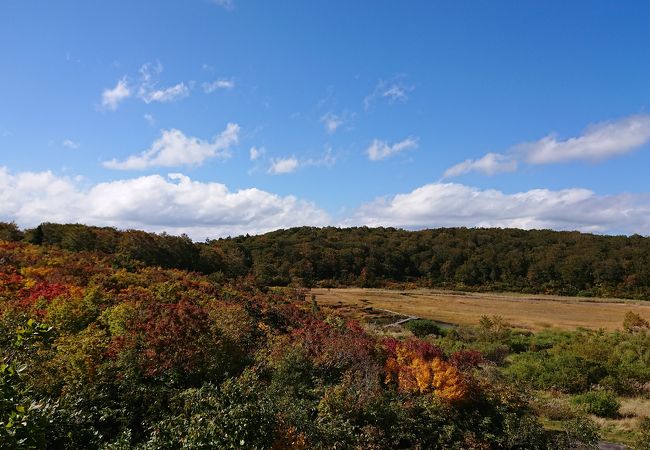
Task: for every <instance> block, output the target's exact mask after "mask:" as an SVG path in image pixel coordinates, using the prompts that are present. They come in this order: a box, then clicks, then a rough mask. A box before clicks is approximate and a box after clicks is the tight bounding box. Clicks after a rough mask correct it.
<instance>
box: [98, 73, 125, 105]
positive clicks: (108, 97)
mask: <svg viewBox="0 0 650 450" xmlns="http://www.w3.org/2000/svg"><path fill="white" fill-rule="evenodd" d="M130 96H131V89H130V88H129V84H128V82H127V80H126V77H123V78H122V79H120V80H119V81H118V82H117V84H116V85H115V87H114V88H112V89H104V91H103V92H102V107H103V108H104V109H108V110H111V111H115V110H116V109H117V106H118V105H119V104H120V103H121V102H122V101H124V100H126V99H127V98H129V97H130Z"/></svg>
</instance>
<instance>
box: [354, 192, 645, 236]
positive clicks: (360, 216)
mask: <svg viewBox="0 0 650 450" xmlns="http://www.w3.org/2000/svg"><path fill="white" fill-rule="evenodd" d="M346 224H348V225H350V224H363V225H368V226H393V227H403V228H410V229H418V228H429V227H446V226H467V227H513V228H524V229H531V228H535V229H546V228H551V229H556V230H580V231H585V232H596V233H628V234H632V233H640V234H650V194H636V195H631V194H618V195H609V196H598V195H596V194H595V193H594V192H592V191H589V190H586V189H564V190H559V191H552V190H548V189H534V190H530V191H526V192H519V193H515V194H505V193H503V192H501V191H498V190H492V189H488V190H481V189H477V188H473V187H469V186H465V185H462V184H455V183H433V184H427V185H425V186H422V187H420V188H418V189H415V190H414V191H412V192H409V193H406V194H398V195H395V196H393V197H388V198H380V199H377V200H375V201H373V202H370V203H367V204H365V205H362V206H361V207H360V208H359V209H358V210H357V212H356V213H355V214H354V216H353V217H352V218H351V219H348V220H347V221H346Z"/></svg>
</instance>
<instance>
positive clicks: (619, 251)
mask: <svg viewBox="0 0 650 450" xmlns="http://www.w3.org/2000/svg"><path fill="white" fill-rule="evenodd" d="M0 239H4V240H25V241H28V242H31V243H35V244H51V245H57V246H60V247H63V248H65V249H69V250H75V251H99V252H103V253H106V254H109V255H113V261H114V265H116V266H122V267H126V268H135V267H137V266H138V264H145V265H159V266H162V267H167V268H172V267H173V268H181V269H187V270H192V271H198V272H202V273H206V274H214V278H215V279H217V280H219V279H227V278H235V277H239V276H245V275H253V276H255V278H256V280H257V282H258V283H259V284H260V285H287V284H290V283H294V284H300V285H307V286H309V285H316V284H317V285H322V286H336V285H357V286H366V287H371V286H379V285H387V284H391V283H413V284H416V285H420V286H431V287H444V288H452V289H471V290H501V291H522V292H531V293H532V292H535V293H552V294H563V295H594V296H619V297H633V298H644V299H650V238H645V237H641V236H638V235H634V236H630V237H626V236H600V235H592V234H584V233H579V232H557V231H550V230H531V231H524V230H517V229H482V228H472V229H468V228H440V229H434V230H423V231H405V230H399V229H394V228H368V227H359V228H333V227H327V228H313V227H301V228H292V229H288V230H278V231H274V232H270V233H266V234H263V235H258V236H240V237H235V238H227V239H218V240H213V241H208V242H205V243H194V242H192V241H191V240H190V239H189V238H187V237H177V236H169V235H165V234H162V235H157V234H152V233H146V232H143V231H136V230H129V231H118V230H115V229H113V228H99V227H89V226H84V225H58V224H50V223H44V224H42V225H40V226H38V227H36V228H33V229H28V230H24V231H21V230H18V229H17V228H16V227H15V226H14V225H13V224H0Z"/></svg>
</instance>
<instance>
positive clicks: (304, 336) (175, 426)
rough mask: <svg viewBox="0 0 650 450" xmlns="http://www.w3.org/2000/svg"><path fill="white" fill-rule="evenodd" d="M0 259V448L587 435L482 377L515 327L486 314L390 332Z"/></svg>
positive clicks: (64, 265)
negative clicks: (544, 417)
mask: <svg viewBox="0 0 650 450" xmlns="http://www.w3.org/2000/svg"><path fill="white" fill-rule="evenodd" d="M0 260H1V261H2V263H1V264H0V352H1V353H2V356H3V363H2V366H1V367H2V369H1V370H0V381H1V384H0V393H1V395H2V398H0V422H2V424H3V427H1V430H0V433H1V434H0V447H3V448H12V449H13V448H83V449H92V448H107V449H108V448H112V449H126V448H136V449H137V448H140V449H167V448H169V449H172V448H174V449H175V448H260V449H261V448H274V449H287V448H294V449H306V448H359V449H361V448H363V449H366V448H374V449H381V448H431V449H489V448H495V449H496V448H500V449H508V448H512V449H514V448H539V449H545V448H553V449H555V448H578V447H579V446H581V445H586V446H587V447H586V448H590V447H592V446H593V445H594V441H595V439H596V438H597V433H596V432H595V429H594V427H593V424H591V423H590V422H589V421H588V420H585V419H584V418H582V417H580V416H579V415H577V416H575V417H572V418H570V420H569V421H568V422H567V424H566V426H565V427H564V428H563V431H560V432H548V431H546V430H545V429H544V428H543V427H542V426H541V424H540V422H539V421H538V420H537V418H536V417H535V414H534V412H533V410H532V409H531V408H530V407H529V402H528V398H527V395H526V391H525V390H522V389H521V388H520V387H518V386H515V385H513V384H511V383H510V382H509V381H508V379H506V378H503V377H501V376H498V375H497V374H495V373H494V371H493V370H492V369H491V366H490V363H489V362H488V360H489V358H493V357H494V352H492V353H490V352H491V351H492V350H493V348H494V345H495V342H496V341H495V340H496V339H502V338H503V339H506V338H507V339H506V340H509V339H511V338H512V339H515V337H516V336H517V334H516V333H514V332H512V331H510V330H507V329H506V328H505V327H504V326H503V324H500V323H499V321H498V320H486V321H485V323H484V325H485V326H483V327H482V328H480V329H477V330H470V329H467V330H460V331H458V332H456V333H451V332H450V333H447V335H446V336H445V337H440V338H436V337H435V336H429V337H428V338H427V339H428V340H422V339H418V338H415V337H412V338H409V339H406V340H397V339H394V338H387V337H385V336H382V335H381V334H379V335H377V334H373V333H370V332H369V331H368V330H366V329H365V328H364V327H362V326H361V325H360V324H359V323H356V322H353V321H349V320H346V319H345V318H343V317H339V316H335V315H331V314H328V313H327V312H326V311H315V310H312V308H311V305H310V303H309V302H308V301H305V300H302V297H301V296H300V295H297V294H295V293H293V291H292V290H286V291H285V293H272V292H264V291H263V290H260V289H259V288H258V286H257V283H255V280H254V279H252V278H250V277H249V278H241V279H239V280H236V281H232V282H225V283H223V282H216V281H215V279H214V277H211V276H204V275H199V274H197V273H192V272H186V271H181V270H177V269H161V268H159V267H148V266H147V265H146V264H144V263H142V262H141V261H132V264H129V266H128V267H123V266H122V265H121V264H120V263H121V262H123V261H124V260H123V255H121V254H118V253H113V254H106V253H99V252H70V251H67V250H62V249H60V248H58V247H55V246H50V245H33V244H27V243H22V242H7V241H4V242H0ZM488 322H489V323H488ZM525 337H526V336H525ZM527 338H530V336H527ZM473 347H485V349H487V350H489V351H488V352H486V354H485V355H484V354H483V353H482V352H480V351H476V350H473V349H472V348H473ZM491 349H492V350H491ZM497 353H498V352H497Z"/></svg>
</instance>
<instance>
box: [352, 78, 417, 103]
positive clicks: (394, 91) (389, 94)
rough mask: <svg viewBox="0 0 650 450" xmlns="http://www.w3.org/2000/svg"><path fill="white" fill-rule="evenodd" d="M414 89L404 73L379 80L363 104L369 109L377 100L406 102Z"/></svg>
mask: <svg viewBox="0 0 650 450" xmlns="http://www.w3.org/2000/svg"><path fill="white" fill-rule="evenodd" d="M413 89H415V87H414V86H413V85H411V84H408V83H407V82H406V77H405V76H404V75H398V76H396V77H394V78H392V79H390V80H388V81H386V80H379V82H378V83H377V86H375V89H374V90H373V91H372V92H371V93H370V94H368V95H367V96H366V97H365V98H364V99H363V106H364V108H365V109H366V111H367V110H368V109H370V107H371V106H372V105H373V103H375V102H376V101H377V100H386V101H388V103H395V102H397V101H400V102H405V101H406V100H407V99H408V95H409V93H410V92H411V91H412V90H413Z"/></svg>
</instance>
